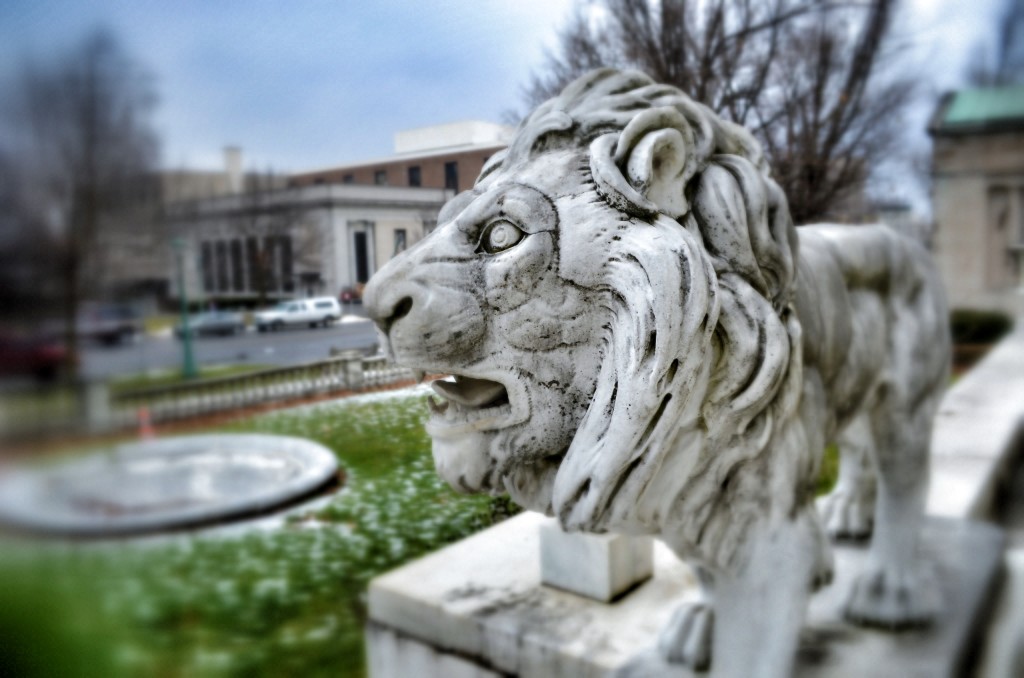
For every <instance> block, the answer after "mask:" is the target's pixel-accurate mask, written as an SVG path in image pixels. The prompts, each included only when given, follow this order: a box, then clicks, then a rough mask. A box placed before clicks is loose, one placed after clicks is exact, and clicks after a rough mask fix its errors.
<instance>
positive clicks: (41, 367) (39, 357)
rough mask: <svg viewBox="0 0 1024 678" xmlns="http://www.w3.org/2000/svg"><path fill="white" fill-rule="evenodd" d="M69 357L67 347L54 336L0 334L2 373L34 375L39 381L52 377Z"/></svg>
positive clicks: (8, 374) (0, 365)
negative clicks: (51, 337) (52, 337)
mask: <svg viewBox="0 0 1024 678" xmlns="http://www.w3.org/2000/svg"><path fill="white" fill-rule="evenodd" d="M67 357H68V351H67V348H65V346H64V344H62V343H60V342H59V341H56V340H54V339H49V338H44V337H34V336H19V335H15V334H0V375H2V376H5V377H10V376H32V377H35V378H36V379H38V380H39V381H53V380H54V379H55V378H56V377H57V375H58V374H60V371H61V368H62V367H64V365H65V363H66V361H67Z"/></svg>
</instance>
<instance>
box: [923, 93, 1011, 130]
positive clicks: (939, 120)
mask: <svg viewBox="0 0 1024 678" xmlns="http://www.w3.org/2000/svg"><path fill="white" fill-rule="evenodd" d="M1018 130H1022V131H1024V85H1011V86H1007V87H985V88H978V89H964V90H960V91H957V92H950V93H948V94H945V95H944V96H943V97H942V99H941V100H940V101H939V105H938V107H937V108H936V110H935V114H934V115H933V116H932V120H931V123H930V124H929V125H928V131H929V132H930V133H931V134H933V135H941V136H948V135H956V134H979V133H982V134H983V133H988V132H1010V131H1018Z"/></svg>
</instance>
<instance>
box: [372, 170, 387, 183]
mask: <svg viewBox="0 0 1024 678" xmlns="http://www.w3.org/2000/svg"><path fill="white" fill-rule="evenodd" d="M373 183H375V184H377V185H378V186H387V185H388V171H387V170H377V171H376V172H374V173H373Z"/></svg>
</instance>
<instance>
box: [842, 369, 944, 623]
mask: <svg viewBox="0 0 1024 678" xmlns="http://www.w3.org/2000/svg"><path fill="white" fill-rule="evenodd" d="M937 398H938V396H937V395H934V394H933V395H929V396H928V397H926V398H924V399H923V400H922V401H921V402H919V403H918V406H917V407H915V408H913V410H910V408H904V407H900V402H899V399H898V398H897V397H896V393H895V392H894V390H893V389H891V388H886V389H884V390H883V394H882V397H881V398H880V399H879V403H878V406H877V407H876V408H875V409H874V410H873V413H872V417H871V428H872V431H873V433H874V437H875V446H874V448H873V449H874V452H875V463H876V466H877V468H878V497H877V507H876V512H875V516H876V520H875V534H874V537H873V538H872V542H871V549H870V552H869V558H868V567H867V569H866V570H865V571H864V572H862V573H861V574H860V575H859V576H858V578H857V579H856V581H855V582H854V586H853V589H852V590H851V592H850V595H849V598H848V600H847V604H846V610H845V612H846V616H847V618H849V619H850V620H851V621H855V622H858V623H862V624H866V625H871V626H881V627H886V628H901V627H906V626H917V625H922V624H926V623H928V622H929V621H931V620H932V619H933V618H934V617H935V616H936V615H937V614H938V612H939V607H940V604H939V595H938V587H937V583H936V581H935V578H934V576H931V575H932V573H930V572H928V571H927V569H926V567H925V563H923V562H922V561H921V559H920V556H919V554H918V552H917V545H918V535H919V532H920V529H921V524H922V522H923V517H924V502H925V496H926V492H927V485H928V443H929V434H930V430H931V421H932V415H933V413H934V409H935V404H936V402H937ZM908 410H910V411H908Z"/></svg>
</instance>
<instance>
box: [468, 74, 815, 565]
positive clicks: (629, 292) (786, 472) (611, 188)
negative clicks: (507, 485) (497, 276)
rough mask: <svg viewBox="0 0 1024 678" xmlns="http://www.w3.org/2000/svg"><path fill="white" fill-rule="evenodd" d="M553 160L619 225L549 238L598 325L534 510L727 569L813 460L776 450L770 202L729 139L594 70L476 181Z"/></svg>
mask: <svg viewBox="0 0 1024 678" xmlns="http://www.w3.org/2000/svg"><path fill="white" fill-rule="evenodd" d="M565 148H578V149H581V150H583V149H585V150H586V151H587V153H586V155H587V158H588V162H589V174H590V181H591V182H592V186H591V187H592V188H593V189H594V190H596V192H597V194H598V195H599V196H600V199H603V200H604V201H605V202H606V203H607V204H608V205H609V206H611V207H612V208H614V209H615V210H617V211H618V212H620V213H621V220H620V222H619V224H618V225H617V227H616V228H603V229H602V228H599V227H597V226H589V225H588V224H575V225H563V226H562V228H563V229H566V230H567V231H569V232H566V233H563V234H562V235H561V239H562V244H561V246H560V252H561V259H560V263H559V266H560V271H559V273H560V275H561V276H562V277H563V278H565V279H567V280H570V281H572V282H573V283H576V284H581V285H584V286H587V287H590V288H600V289H602V290H606V291H607V298H608V299H609V300H610V302H609V303H610V306H611V307H610V308H609V309H608V311H609V313H610V315H609V317H610V318H612V321H611V322H610V323H608V324H607V325H605V327H604V331H605V342H606V354H605V360H604V364H603V366H602V368H601V374H600V378H599V379H598V381H597V388H596V391H595V393H594V395H593V399H592V402H591V404H590V407H589V409H588V411H587V412H586V415H585V416H584V418H583V420H582V422H581V424H580V426H579V429H578V430H577V432H576V434H575V437H574V438H573V441H572V443H571V446H570V447H569V449H568V452H567V453H566V454H565V458H564V460H563V461H562V462H561V465H560V467H559V469H558V472H557V475H556V477H555V481H554V488H553V491H552V495H551V506H550V507H549V510H550V511H552V512H553V513H555V514H556V515H558V516H559V518H560V519H561V521H562V523H563V524H564V525H565V526H566V527H567V528H569V529H582V530H587V531H603V530H623V531H632V532H652V533H663V534H665V537H666V540H667V541H668V542H669V543H670V545H671V546H673V548H675V549H676V551H677V552H679V553H680V555H682V556H686V557H692V558H697V559H700V560H704V561H707V562H708V563H709V564H713V565H717V566H728V565H730V564H734V563H732V562H731V561H732V560H733V556H734V555H735V553H736V552H737V548H736V547H737V545H738V544H739V543H740V541H741V540H742V539H743V537H744V534H745V532H746V531H747V529H748V528H749V527H750V526H751V525H752V524H753V523H754V522H755V520H757V519H758V518H759V517H761V516H764V515H765V514H766V513H769V514H773V515H774V514H778V515H780V516H781V515H792V513H793V512H794V511H796V510H798V509H800V508H802V507H803V506H805V505H806V504H807V503H808V502H809V501H810V499H811V496H812V492H811V490H810V487H809V483H810V481H811V480H812V479H813V478H814V477H815V475H816V465H817V450H813V449H811V447H810V446H809V445H806V444H792V443H793V440H792V439H791V438H792V437H793V436H801V435H802V431H801V430H800V427H799V424H798V417H797V416H796V415H797V408H798V404H799V401H800V390H801V388H802V357H801V356H802V352H801V348H800V342H801V336H800V324H799V321H798V319H797V317H796V314H795V313H794V311H793V299H794V282H795V277H796V275H795V261H796V255H797V252H796V250H797V238H796V231H795V229H794V226H793V223H792V220H791V218H790V215H789V210H788V206H787V203H786V198H785V196H784V194H783V193H782V191H781V189H780V188H779V186H778V185H777V184H776V183H775V182H774V181H773V180H772V178H771V176H770V174H769V170H768V167H767V164H766V163H765V161H764V158H763V155H762V152H761V149H760V146H759V145H758V143H757V142H756V141H755V140H754V139H753V137H751V136H750V134H749V133H748V132H746V131H745V130H744V129H743V128H741V127H739V126H737V125H734V124H732V123H729V122H728V121H725V120H722V119H720V118H719V117H717V116H716V115H715V114H713V113H712V112H711V111H710V110H709V109H708V108H707V107H705V106H703V105H701V104H699V103H696V102H694V101H692V100H691V99H690V98H689V97H687V96H686V95H685V94H683V93H682V92H681V91H679V90H678V89H676V88H674V87H671V86H666V85H660V84H655V83H654V82H653V81H652V80H651V79H650V78H648V77H647V76H646V75H644V74H642V73H639V72H620V71H616V70H611V69H605V70H599V71H595V72H592V73H590V74H588V75H586V76H584V77H582V78H580V79H579V80H576V81H575V82H573V83H572V84H571V85H569V86H568V87H567V88H566V89H565V90H564V91H563V92H562V93H561V94H560V95H559V96H557V97H555V98H553V99H551V100H549V101H547V102H545V103H544V104H542V105H541V106H540V107H539V108H537V109H536V111H534V113H533V114H532V115H530V116H529V118H527V119H526V120H525V121H524V122H523V123H522V124H521V125H520V127H519V129H518V131H517V134H516V136H515V138H514V140H513V142H512V143H511V145H510V146H509V148H508V149H507V150H506V151H505V152H503V153H501V154H498V155H496V156H494V157H493V158H492V159H491V160H490V161H489V162H488V163H487V165H486V166H485V167H484V169H483V171H482V173H481V176H480V179H479V180H478V182H479V183H482V182H486V180H487V177H488V175H490V174H491V173H492V172H494V171H495V170H496V169H499V168H503V169H506V170H510V168H514V167H515V166H516V165H518V164H520V163H526V162H529V161H531V160H533V159H536V158H538V157H540V156H543V155H544V154H546V153H550V152H552V151H556V150H559V149H565ZM510 171H514V170H510ZM588 229H590V231H589V232H588ZM574 231H578V232H574ZM581 238H589V239H591V240H593V239H599V240H602V241H603V242H602V243H601V245H600V247H601V248H603V249H604V252H605V257H604V258H603V261H601V262H599V263H600V265H599V266H598V265H596V264H597V263H598V262H593V261H583V260H581V259H580V258H579V257H578V256H575V254H574V253H575V252H577V251H586V249H587V248H576V247H573V246H572V242H573V239H581ZM589 251H591V252H592V251H593V250H592V249H590V250H589ZM581 256H582V255H581ZM783 438H790V440H789V441H787V443H788V444H778V443H779V442H782V439H783ZM798 442H799V441H798ZM794 450H801V451H802V453H797V454H796V455H794V452H793V451H794ZM780 451H781V452H780ZM780 454H785V455H788V456H789V457H794V456H795V457H796V458H774V457H778V456H779V455H780ZM772 497H785V498H786V499H784V500H783V501H784V502H785V505H784V506H778V505H771V504H772V502H773V501H775V500H773V499H771V498H772ZM667 524H671V525H672V529H671V530H668V531H667V533H666V530H665V529H664V528H665V526H666V525H667ZM673 534H674V536H673Z"/></svg>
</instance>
